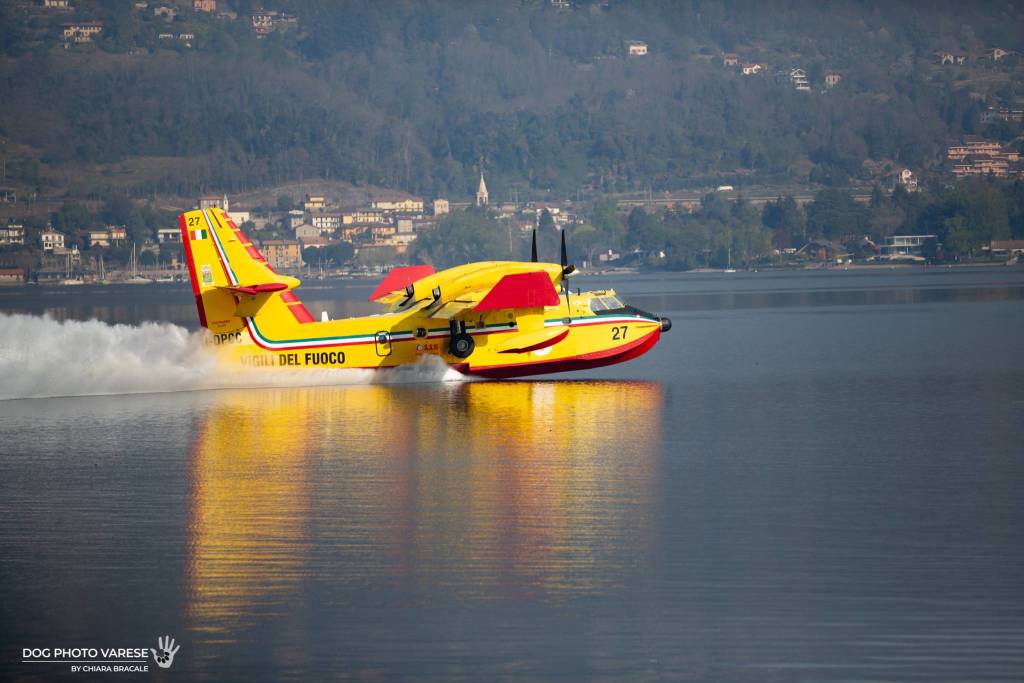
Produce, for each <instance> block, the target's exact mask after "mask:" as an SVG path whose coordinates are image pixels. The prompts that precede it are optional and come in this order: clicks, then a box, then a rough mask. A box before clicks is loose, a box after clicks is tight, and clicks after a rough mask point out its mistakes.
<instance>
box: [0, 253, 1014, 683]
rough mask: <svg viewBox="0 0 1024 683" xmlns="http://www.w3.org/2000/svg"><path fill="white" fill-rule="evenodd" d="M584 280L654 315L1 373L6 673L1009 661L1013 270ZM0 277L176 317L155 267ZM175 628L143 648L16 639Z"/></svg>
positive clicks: (20, 308)
mask: <svg viewBox="0 0 1024 683" xmlns="http://www.w3.org/2000/svg"><path fill="white" fill-rule="evenodd" d="M373 284H374V283H371V282H369V281H366V282H347V283H340V284H323V283H316V284H315V286H305V287H303V288H302V289H301V290H299V294H300V296H302V298H303V300H304V301H306V303H307V307H308V308H309V309H310V310H311V311H313V312H314V315H317V314H318V312H319V311H320V310H328V311H329V312H330V314H331V315H332V317H334V316H337V315H342V314H350V313H353V314H354V313H361V312H369V311H370V310H371V306H370V304H368V303H366V302H365V297H366V295H367V294H368V293H369V291H370V290H371V288H372V286H373ZM576 284H578V285H580V286H582V287H584V288H595V287H596V288H601V287H614V288H615V289H616V290H617V291H618V292H619V293H620V295H622V296H623V297H624V298H626V299H627V300H628V301H630V302H631V303H633V304H635V305H637V306H639V307H641V308H644V309H648V310H652V311H655V312H657V313H659V314H661V315H667V316H669V317H671V318H672V319H673V323H674V326H673V329H672V330H671V331H670V332H669V333H667V334H665V335H664V336H663V337H662V340H661V342H660V343H659V344H658V345H657V346H656V347H655V348H654V349H653V350H652V351H651V352H650V353H648V354H647V355H646V356H644V357H642V358H639V359H637V360H635V361H632V362H629V363H626V364H623V365H619V366H613V367H609V368H603V369H600V370H594V371H588V372H584V373H578V374H573V375H560V376H553V377H550V378H544V377H541V378H537V379H533V380H529V381H514V382H468V383H440V382H438V383H419V384H410V385H363V386H338V387H317V388H282V389H269V390H258V391H255V390H249V391H240V390H223V391H207V392H201V391H193V392H179V393H166V394H147V395H133V396H103V397H77V398H61V399H45V400H43V399H33V400H13V401H0V512H2V519H3V523H2V524H0V643H2V646H0V647H2V650H3V657H2V661H0V678H3V679H4V680H25V681H36V680H39V681H42V680H54V679H57V680H65V679H66V680H94V679H98V680H110V679H114V680H135V679H138V680H145V679H149V678H152V677H157V678H159V679H160V680H163V679H166V680H175V679H177V680H202V681H278V680H288V681H312V680H349V679H357V680H370V681H376V680H380V681H404V680H408V681H449V680H454V681H486V680H507V681H594V680H607V681H680V680H694V681H909V680H929V681H965V680H970V681H1019V680H1021V679H1022V678H1024V590H1022V586H1024V531H1022V529H1024V496H1022V491H1024V420H1022V419H1021V416H1022V414H1024V353H1022V349H1024V270H1022V269H1019V268H984V269H949V270H945V269H942V270H940V269H925V268H907V269H897V270H893V271H869V272H865V271H853V270H851V271H846V272H844V271H839V270H834V269H833V270H828V271H821V272H772V273H736V274H721V273H708V274H679V275H642V276H628V277H607V278H602V277H589V278H587V277H581V278H580V281H579V282H578V283H576ZM0 312H6V313H12V312H29V313H33V314H44V313H46V314H48V315H50V316H52V317H53V318H56V319H88V318H92V317H98V318H100V319H102V320H106V321H109V322H116V323H128V324H131V323H136V322H140V321H143V320H157V319H158V320H165V321H169V322H173V323H177V324H181V325H186V326H190V327H193V326H194V325H195V323H194V321H193V316H194V314H193V312H192V308H191V299H190V294H189V292H188V290H187V288H185V287H180V286H168V287H159V286H150V287H135V288H131V287H123V288H99V287H96V288H93V287H77V288H73V290H71V289H61V288H53V289H48V288H31V287H30V288H23V289H17V290H0ZM25 343H26V344H31V343H32V340H25ZM2 381H3V378H0V382H2ZM165 634H169V635H172V636H173V637H174V638H175V639H176V642H177V643H178V644H179V645H180V646H181V650H180V651H179V652H178V653H177V655H176V656H175V659H174V662H173V666H172V668H171V669H169V670H166V671H163V670H159V669H158V668H157V667H156V666H155V665H154V662H153V659H152V658H149V659H148V663H149V664H148V665H149V669H150V672H149V673H146V674H113V673H111V674H94V675H93V678H89V677H88V676H84V675H82V674H75V673H71V672H70V670H69V666H70V665H68V664H48V663H38V662H23V661H22V660H23V659H24V657H23V648H43V647H50V648H54V647H63V648H68V647H96V648H99V647H147V648H148V647H155V646H156V642H157V638H158V636H162V635H165Z"/></svg>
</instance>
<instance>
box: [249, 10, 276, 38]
mask: <svg viewBox="0 0 1024 683" xmlns="http://www.w3.org/2000/svg"><path fill="white" fill-rule="evenodd" d="M275 14H276V12H266V11H264V10H258V11H256V12H253V13H252V30H253V32H255V33H256V35H258V36H265V35H267V34H268V33H270V32H271V31H273V30H274V16H275Z"/></svg>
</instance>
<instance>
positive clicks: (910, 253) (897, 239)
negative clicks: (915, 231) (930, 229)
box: [880, 235, 935, 260]
mask: <svg viewBox="0 0 1024 683" xmlns="http://www.w3.org/2000/svg"><path fill="white" fill-rule="evenodd" d="M929 240H932V241H934V240H935V235H893V236H892V237H886V238H885V243H884V244H883V245H882V246H881V247H880V251H881V252H882V258H888V259H906V258H910V259H913V260H923V258H924V256H923V254H922V248H923V247H924V245H925V244H926V243H927V242H928V241H929Z"/></svg>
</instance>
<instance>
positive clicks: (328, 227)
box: [309, 209, 341, 232]
mask: <svg viewBox="0 0 1024 683" xmlns="http://www.w3.org/2000/svg"><path fill="white" fill-rule="evenodd" d="M309 222H310V223H311V224H312V225H313V227H314V228H316V229H317V230H319V231H320V232H334V231H335V230H337V229H338V228H340V227H341V212H340V211H325V210H324V209H315V210H313V211H310V212H309Z"/></svg>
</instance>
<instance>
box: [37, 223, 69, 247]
mask: <svg viewBox="0 0 1024 683" xmlns="http://www.w3.org/2000/svg"><path fill="white" fill-rule="evenodd" d="M39 242H40V243H41V244H42V245H43V251H62V250H63V249H64V233H62V232H57V231H56V230H54V229H53V226H52V225H47V226H46V229H45V230H43V232H42V233H41V234H40V235H39Z"/></svg>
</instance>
